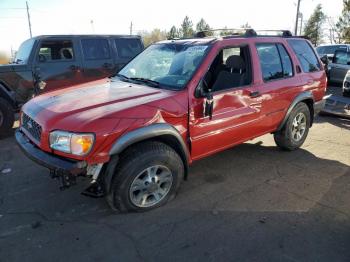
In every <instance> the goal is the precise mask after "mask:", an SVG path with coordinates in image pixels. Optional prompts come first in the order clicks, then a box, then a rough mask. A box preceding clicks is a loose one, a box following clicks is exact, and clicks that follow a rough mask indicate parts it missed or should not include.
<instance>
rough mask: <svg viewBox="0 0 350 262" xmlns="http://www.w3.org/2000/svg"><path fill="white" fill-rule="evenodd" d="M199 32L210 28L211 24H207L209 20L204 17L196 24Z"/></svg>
mask: <svg viewBox="0 0 350 262" xmlns="http://www.w3.org/2000/svg"><path fill="white" fill-rule="evenodd" d="M196 30H197V32H201V31H206V30H210V26H209V25H208V24H207V22H206V21H205V20H204V19H203V18H202V19H201V20H200V21H199V22H198V23H197V25H196Z"/></svg>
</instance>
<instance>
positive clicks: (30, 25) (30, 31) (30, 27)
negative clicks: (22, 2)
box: [26, 1, 32, 38]
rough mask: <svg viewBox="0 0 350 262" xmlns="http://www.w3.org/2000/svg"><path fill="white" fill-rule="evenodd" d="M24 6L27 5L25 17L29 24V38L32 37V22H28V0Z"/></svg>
mask: <svg viewBox="0 0 350 262" xmlns="http://www.w3.org/2000/svg"><path fill="white" fill-rule="evenodd" d="M26 6H27V18H28V25H29V33H30V38H32V24H31V23H30V15H29V6H28V1H26Z"/></svg>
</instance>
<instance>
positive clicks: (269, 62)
mask: <svg viewBox="0 0 350 262" xmlns="http://www.w3.org/2000/svg"><path fill="white" fill-rule="evenodd" d="M255 47H256V52H257V56H258V60H259V65H260V72H261V76H259V78H260V79H259V80H260V81H261V95H262V96H263V97H264V98H265V99H264V100H263V106H262V112H261V113H262V116H263V118H264V121H263V123H262V125H263V126H264V129H265V130H267V131H273V130H275V129H276V128H277V126H278V125H279V124H280V122H281V121H282V119H283V117H284V115H285V113H286V111H287V109H288V107H289V105H290V104H291V101H292V100H293V99H294V97H295V96H296V95H297V94H298V92H300V88H299V87H300V85H301V81H300V78H299V77H298V76H297V75H296V74H295V71H294V70H293V63H292V58H291V56H290V53H289V51H288V49H287V48H286V45H285V44H284V42H283V41H281V42H277V41H276V42H270V41H269V40H268V42H266V40H265V42H262V41H259V40H257V42H256V44H255ZM256 66H258V65H256Z"/></svg>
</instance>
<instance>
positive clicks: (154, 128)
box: [109, 123, 189, 162]
mask: <svg viewBox="0 0 350 262" xmlns="http://www.w3.org/2000/svg"><path fill="white" fill-rule="evenodd" d="M164 135H170V136H173V137H174V138H176V140H177V142H178V143H179V144H180V145H181V150H182V151H183V154H184V155H185V157H186V161H187V162H188V161H189V152H188V149H187V146H186V144H185V142H184V140H183V138H182V136H181V135H180V133H179V132H178V131H177V130H176V129H175V128H174V127H173V126H171V125H169V124H166V123H157V124H152V125H149V126H145V127H141V128H138V129H136V130H133V131H130V132H128V133H126V134H124V135H122V136H121V137H120V138H119V139H118V140H117V141H116V142H115V143H114V144H113V146H112V148H111V150H110V151H109V155H111V156H112V155H116V154H119V153H121V152H122V151H124V150H125V149H126V148H127V147H129V146H131V145H132V144H135V143H138V142H141V141H144V140H147V139H151V138H156V137H160V136H164Z"/></svg>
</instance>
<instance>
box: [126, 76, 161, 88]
mask: <svg viewBox="0 0 350 262" xmlns="http://www.w3.org/2000/svg"><path fill="white" fill-rule="evenodd" d="M129 79H131V80H134V81H138V82H142V83H145V84H148V85H150V86H152V87H159V85H160V83H159V82H157V81H154V80H151V79H148V78H143V77H130V78H129Z"/></svg>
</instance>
